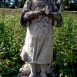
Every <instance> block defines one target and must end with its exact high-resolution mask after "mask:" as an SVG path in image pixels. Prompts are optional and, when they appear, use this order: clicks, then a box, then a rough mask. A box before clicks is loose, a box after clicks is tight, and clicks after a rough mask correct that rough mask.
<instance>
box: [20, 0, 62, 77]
mask: <svg viewBox="0 0 77 77" xmlns="http://www.w3.org/2000/svg"><path fill="white" fill-rule="evenodd" d="M20 22H21V25H22V26H24V27H27V32H26V38H25V44H24V46H23V48H22V52H21V54H20V56H21V58H22V60H23V61H25V62H27V63H29V65H30V71H31V72H30V75H29V77H37V72H38V71H39V72H40V73H39V74H40V75H39V76H40V77H47V75H46V73H47V70H48V67H49V65H50V64H51V63H52V60H53V26H57V27H59V26H61V25H62V17H61V14H60V12H59V11H58V9H57V7H56V6H55V3H54V1H53V0H27V1H26V3H25V4H24V7H23V10H22V15H21V20H20Z"/></svg>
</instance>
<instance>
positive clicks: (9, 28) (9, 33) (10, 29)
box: [0, 13, 26, 77]
mask: <svg viewBox="0 0 77 77" xmlns="http://www.w3.org/2000/svg"><path fill="white" fill-rule="evenodd" d="M3 15H4V16H3ZM19 16H20V14H18V13H12V14H11V13H4V14H3V13H2V14H0V17H2V18H1V19H0V73H1V74H0V75H1V77H10V76H11V77H13V75H16V73H18V69H19V68H20V66H21V64H22V63H23V62H22V61H21V59H20V56H19V54H20V49H21V47H22V43H23V42H24V37H25V33H26V32H25V31H26V29H23V28H22V27H21V26H20V23H19V19H20V17H19Z"/></svg>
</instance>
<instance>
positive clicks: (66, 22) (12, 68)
mask: <svg viewBox="0 0 77 77" xmlns="http://www.w3.org/2000/svg"><path fill="white" fill-rule="evenodd" d="M20 16H21V9H16V10H15V9H12V10H10V9H0V77H17V74H18V71H19V68H20V67H21V66H22V65H23V64H24V62H22V60H21V58H20V52H21V48H22V46H23V44H24V38H25V36H26V28H23V27H21V25H20ZM62 17H63V25H62V27H54V34H53V38H54V47H53V51H54V56H53V66H54V69H55V70H54V71H55V74H56V77H77V74H76V73H77V15H76V14H69V13H68V12H63V13H62Z"/></svg>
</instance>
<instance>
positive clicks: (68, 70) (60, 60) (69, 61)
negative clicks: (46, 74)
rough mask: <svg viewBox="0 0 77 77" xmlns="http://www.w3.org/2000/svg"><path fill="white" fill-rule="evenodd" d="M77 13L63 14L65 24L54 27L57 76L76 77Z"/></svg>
mask: <svg viewBox="0 0 77 77" xmlns="http://www.w3.org/2000/svg"><path fill="white" fill-rule="evenodd" d="M76 16H77V15H73V14H66V13H64V14H63V26H62V27H61V28H58V29H57V28H54V60H55V67H56V72H57V74H56V76H57V77H76V72H77V66H76V64H77V57H76V55H77V52H76V51H77V30H76V29H77V23H76V22H77V18H76Z"/></svg>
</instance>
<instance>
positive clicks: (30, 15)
mask: <svg viewBox="0 0 77 77" xmlns="http://www.w3.org/2000/svg"><path fill="white" fill-rule="evenodd" d="M41 14H44V10H43V9H42V10H37V11H29V12H26V13H25V14H24V20H25V21H32V20H34V19H36V18H37V17H38V16H39V15H41Z"/></svg>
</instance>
